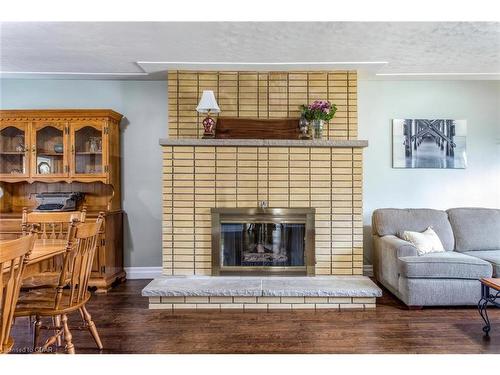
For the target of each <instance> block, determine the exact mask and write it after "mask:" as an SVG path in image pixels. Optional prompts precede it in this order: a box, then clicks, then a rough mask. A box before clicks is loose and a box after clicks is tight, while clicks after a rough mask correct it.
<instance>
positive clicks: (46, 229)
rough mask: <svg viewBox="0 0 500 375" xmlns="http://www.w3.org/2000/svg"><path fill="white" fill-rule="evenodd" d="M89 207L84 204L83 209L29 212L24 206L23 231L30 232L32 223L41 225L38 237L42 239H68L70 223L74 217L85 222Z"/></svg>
mask: <svg viewBox="0 0 500 375" xmlns="http://www.w3.org/2000/svg"><path fill="white" fill-rule="evenodd" d="M86 216H87V208H86V207H85V206H84V207H83V208H82V210H81V211H67V212H29V213H28V209H27V208H26V207H25V208H23V216H22V229H23V233H28V232H29V227H30V225H32V224H37V225H39V227H40V231H39V233H38V238H40V239H61V240H63V239H66V235H67V233H68V229H69V224H70V223H71V221H72V220H73V219H77V220H78V221H80V222H81V223H84V222H85V217H86Z"/></svg>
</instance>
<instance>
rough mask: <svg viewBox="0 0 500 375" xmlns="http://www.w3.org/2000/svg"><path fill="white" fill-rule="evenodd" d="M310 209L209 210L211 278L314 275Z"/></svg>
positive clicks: (312, 220)
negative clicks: (210, 218) (214, 276)
mask: <svg viewBox="0 0 500 375" xmlns="http://www.w3.org/2000/svg"><path fill="white" fill-rule="evenodd" d="M314 212H315V210H314V208H212V210H211V216H212V275H235V274H236V275H238V274H239V275H249V274H253V275H255V274H258V275H264V274H277V273H279V274H290V275H291V274H293V275H308V276H313V275H314V274H315V272H314V268H315V257H314V226H315V224H314Z"/></svg>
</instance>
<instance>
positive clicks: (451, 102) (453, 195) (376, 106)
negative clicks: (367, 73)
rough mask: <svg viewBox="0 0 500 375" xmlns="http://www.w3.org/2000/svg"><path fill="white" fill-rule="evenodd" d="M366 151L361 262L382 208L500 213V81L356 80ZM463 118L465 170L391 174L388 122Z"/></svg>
mask: <svg viewBox="0 0 500 375" xmlns="http://www.w3.org/2000/svg"><path fill="white" fill-rule="evenodd" d="M358 111H359V112H358V113H359V138H360V139H368V141H369V146H368V148H367V149H365V151H364V172H363V173H364V224H365V237H364V240H365V241H364V243H365V263H368V264H369V263H371V227H370V224H371V215H372V212H373V210H375V209H377V208H383V207H396V208H406V207H429V208H436V209H447V208H451V207H458V206H481V207H495V208H500V82H493V81H359V82H358ZM394 118H452V119H466V120H467V133H468V134H467V141H466V142H467V146H466V147H467V159H468V166H467V169H465V170H462V169H393V168H392V155H391V153H392V119H394Z"/></svg>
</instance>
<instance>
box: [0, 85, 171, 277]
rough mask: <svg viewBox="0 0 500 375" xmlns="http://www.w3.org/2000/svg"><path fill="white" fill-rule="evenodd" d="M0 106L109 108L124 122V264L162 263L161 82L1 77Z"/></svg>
mask: <svg viewBox="0 0 500 375" xmlns="http://www.w3.org/2000/svg"><path fill="white" fill-rule="evenodd" d="M0 108H1V109H26V108H38V109H43V108H109V109H113V110H115V111H117V112H120V113H121V114H123V115H124V116H125V117H126V120H125V121H122V126H121V131H122V138H121V140H122V142H121V151H122V194H123V195H122V200H123V209H124V210H125V212H126V220H125V221H124V232H125V235H124V241H125V243H124V246H125V248H124V253H125V255H124V257H125V266H127V267H130V266H135V267H147V266H156V267H160V266H161V149H160V146H159V144H158V139H159V138H160V137H165V136H166V135H167V83H166V82H165V81H118V80H109V81H104V80H27V79H4V80H2V81H0Z"/></svg>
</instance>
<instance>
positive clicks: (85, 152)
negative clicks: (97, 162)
mask: <svg viewBox="0 0 500 375" xmlns="http://www.w3.org/2000/svg"><path fill="white" fill-rule="evenodd" d="M75 154H76V155H102V151H97V152H90V151H77V152H75Z"/></svg>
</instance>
